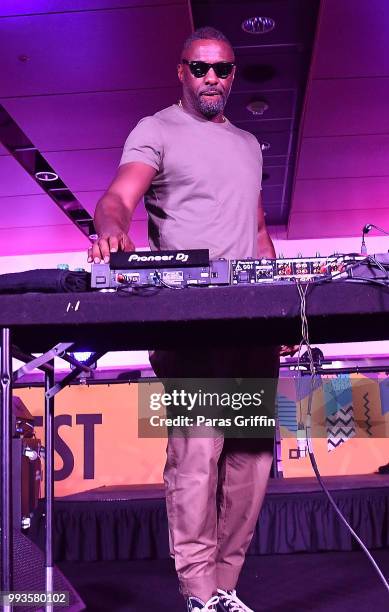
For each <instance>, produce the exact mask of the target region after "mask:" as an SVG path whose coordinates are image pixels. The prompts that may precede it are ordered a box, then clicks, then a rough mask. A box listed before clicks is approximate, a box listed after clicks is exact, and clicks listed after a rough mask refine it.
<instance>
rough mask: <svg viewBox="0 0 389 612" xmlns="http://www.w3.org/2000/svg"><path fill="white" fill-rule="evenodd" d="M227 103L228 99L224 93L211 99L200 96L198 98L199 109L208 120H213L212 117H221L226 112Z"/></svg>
mask: <svg viewBox="0 0 389 612" xmlns="http://www.w3.org/2000/svg"><path fill="white" fill-rule="evenodd" d="M226 102H227V99H226V97H225V96H224V95H223V94H222V93H220V95H219V96H215V97H209V98H208V97H206V96H203V95H200V96H199V97H198V98H197V107H198V110H199V111H200V113H201V114H202V115H204V116H205V117H207V118H208V119H212V117H216V115H219V114H220V113H222V112H223V111H224V107H225V105H226Z"/></svg>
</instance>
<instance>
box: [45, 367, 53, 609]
mask: <svg viewBox="0 0 389 612" xmlns="http://www.w3.org/2000/svg"><path fill="white" fill-rule="evenodd" d="M48 363H49V365H50V366H52V371H51V372H45V498H46V540H45V571H46V575H45V582H46V592H47V593H52V592H53V591H54V584H53V566H54V564H53V501H54V396H53V397H50V395H49V392H50V389H51V388H52V387H53V386H54V359H51V360H50V361H49V362H48ZM45 610H47V612H51V611H52V610H53V606H52V604H46V606H45Z"/></svg>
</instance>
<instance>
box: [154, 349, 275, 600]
mask: <svg viewBox="0 0 389 612" xmlns="http://www.w3.org/2000/svg"><path fill="white" fill-rule="evenodd" d="M150 361H151V364H152V366H153V368H154V371H155V373H156V375H157V376H158V377H159V378H173V377H176V378H185V377H186V378H211V377H215V378H217V377H222V378H229V377H231V378H234V377H243V378H244V377H246V378H250V377H253V378H254V377H262V378H272V377H277V376H278V366H279V357H278V347H268V348H253V349H250V348H244V349H242V350H239V349H235V348H234V349H211V350H209V349H205V350H204V351H200V350H198V351H194V350H192V349H191V350H190V351H155V352H154V353H151V355H150ZM272 459H273V440H271V439H250V438H248V439H227V438H226V439H224V437H223V435H221V434H220V432H219V433H217V432H216V431H215V435H214V436H213V437H210V436H209V434H208V437H203V438H202V437H197V436H196V437H193V436H188V435H181V436H174V435H172V436H169V438H168V445H167V461H166V466H165V470H164V481H165V486H166V505H167V514H168V521H169V539H170V552H171V555H172V556H174V560H175V566H176V571H177V575H178V579H179V583H180V590H181V592H182V594H183V595H184V596H185V597H187V596H189V595H196V596H197V597H200V598H201V599H202V600H203V601H207V600H208V599H209V598H210V597H211V596H212V595H213V594H214V593H215V592H216V589H217V588H221V589H234V588H235V586H236V583H237V580H238V577H239V574H240V571H241V569H242V566H243V563H244V559H245V553H246V550H247V548H248V546H249V544H250V541H251V538H252V535H253V532H254V529H255V525H256V522H257V519H258V515H259V512H260V509H261V506H262V502H263V498H264V495H265V491H266V485H267V481H268V477H269V472H270V467H271V464H272Z"/></svg>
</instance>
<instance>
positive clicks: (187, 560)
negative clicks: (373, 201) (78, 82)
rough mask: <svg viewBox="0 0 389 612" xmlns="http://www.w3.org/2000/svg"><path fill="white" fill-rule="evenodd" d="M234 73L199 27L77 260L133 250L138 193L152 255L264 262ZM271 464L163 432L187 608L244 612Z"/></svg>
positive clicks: (193, 368) (266, 247)
mask: <svg viewBox="0 0 389 612" xmlns="http://www.w3.org/2000/svg"><path fill="white" fill-rule="evenodd" d="M235 70H236V68H235V59H234V52H233V50H232V47H231V45H230V43H229V42H228V40H227V39H226V38H225V37H224V35H223V34H221V33H220V32H218V31H217V30H214V29H213V28H201V29H200V30H197V31H196V32H195V33H194V34H193V35H192V36H191V37H190V38H189V39H188V40H187V41H186V43H185V44H184V48H183V51H182V56H181V60H180V63H179V65H178V78H179V80H180V81H181V84H182V98H181V100H180V101H179V103H178V104H173V105H172V106H170V107H169V108H166V109H163V110H162V111H160V112H158V113H156V114H155V115H153V116H152V117H146V118H144V119H142V120H141V121H140V122H139V123H138V125H137V126H136V127H135V129H134V130H133V131H132V132H131V134H130V135H129V137H128V139H127V141H126V144H125V147H124V151H123V156H122V159H121V164H120V167H119V170H118V173H117V176H116V178H115V179H114V181H113V183H112V184H111V186H110V187H109V189H108V191H107V192H106V194H105V195H104V196H103V198H102V199H101V200H100V201H99V203H98V205H97V208H96V214H95V226H96V230H97V232H98V236H99V239H98V240H97V241H96V242H95V243H94V245H93V246H92V247H91V249H90V250H89V261H95V262H96V263H97V262H99V261H101V260H104V261H108V260H109V255H110V253H111V252H115V251H117V250H118V249H121V250H126V251H130V250H133V249H134V245H133V244H132V242H131V240H130V238H129V237H128V231H129V227H130V222H131V217H132V214H133V212H134V209H135V207H136V204H137V202H138V201H139V200H140V199H141V197H142V196H144V197H145V204H146V209H147V211H148V216H149V240H150V246H151V248H152V249H153V250H156V249H190V248H206V249H209V251H210V257H211V258H218V257H225V258H227V259H234V258H243V257H256V256H258V255H260V256H263V257H275V253H274V247H273V244H272V242H271V240H270V237H269V235H268V232H267V230H266V227H265V222H264V214H263V210H262V206H261V197H260V189H261V174H262V156H261V149H260V146H259V143H258V142H257V140H256V138H255V137H254V136H253V135H252V134H250V133H248V132H245V131H243V130H240V129H239V128H237V127H235V126H234V125H232V124H231V123H230V122H229V121H228V119H227V118H226V117H225V116H224V115H223V111H224V107H225V104H226V102H227V98H228V96H229V93H230V89H231V86H232V82H233V80H234V76H235ZM203 290H204V291H211V290H207V289H203ZM194 299H195V296H194ZM151 363H152V365H153V368H154V370H155V372H156V374H157V376H159V377H180V378H184V377H187V378H189V377H192V378H194V377H223V378H227V377H258V376H262V377H276V376H277V374H278V350H277V349H276V348H275V347H268V348H267V349H259V348H247V349H244V350H240V351H238V350H237V349H234V348H228V349H211V350H208V349H207V350H206V351H200V350H194V349H193V348H191V347H183V348H182V349H180V350H177V351H155V352H154V353H153V354H152V355H151ZM271 463H272V441H271V440H252V439H251V440H232V439H229V440H227V439H226V440H224V439H223V436H222V435H220V434H217V435H215V436H214V437H204V438H199V437H193V436H190V435H189V436H169V440H168V448H167V463H166V467H165V471H164V480H165V484H166V503H167V511H168V519H169V535H170V547H171V553H172V556H174V559H175V565H176V570H177V574H178V578H179V582H180V590H181V592H182V594H183V595H184V597H185V598H186V601H187V610H188V612H200V611H202V612H206V611H208V610H218V611H220V612H243V611H246V612H250V609H249V608H248V607H247V606H246V605H245V604H243V602H242V601H241V600H240V599H239V598H238V596H237V595H236V590H235V587H236V583H237V580H238V577H239V573H240V570H241V568H242V565H243V562H244V557H245V553H246V550H247V547H248V545H249V543H250V540H251V537H252V534H253V531H254V528H255V524H256V521H257V518H258V514H259V510H260V507H261V504H262V500H263V497H264V494H265V489H266V484H267V479H268V475H269V470H270V466H271Z"/></svg>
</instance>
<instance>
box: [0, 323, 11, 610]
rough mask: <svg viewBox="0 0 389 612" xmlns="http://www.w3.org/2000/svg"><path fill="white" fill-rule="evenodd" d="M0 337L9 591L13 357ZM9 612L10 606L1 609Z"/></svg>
mask: <svg viewBox="0 0 389 612" xmlns="http://www.w3.org/2000/svg"><path fill="white" fill-rule="evenodd" d="M0 337H1V347H0V348H1V359H0V360H1V364H0V368H1V432H0V436H1V557H2V559H1V560H2V563H1V590H2V591H12V586H13V567H12V561H13V559H12V358H11V350H10V347H11V332H10V330H9V329H8V328H6V327H3V328H1V329H0ZM3 610H10V606H5V605H4V606H3Z"/></svg>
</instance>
